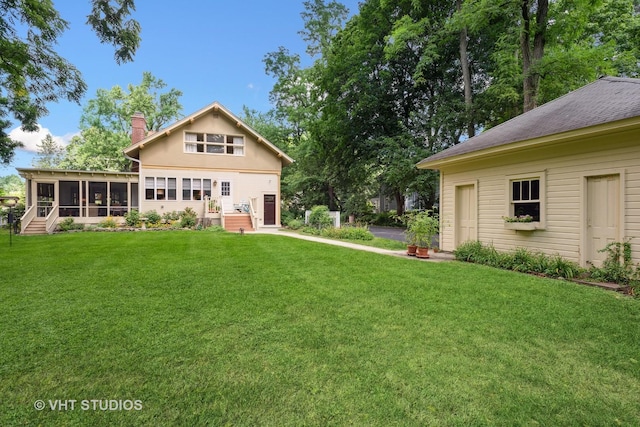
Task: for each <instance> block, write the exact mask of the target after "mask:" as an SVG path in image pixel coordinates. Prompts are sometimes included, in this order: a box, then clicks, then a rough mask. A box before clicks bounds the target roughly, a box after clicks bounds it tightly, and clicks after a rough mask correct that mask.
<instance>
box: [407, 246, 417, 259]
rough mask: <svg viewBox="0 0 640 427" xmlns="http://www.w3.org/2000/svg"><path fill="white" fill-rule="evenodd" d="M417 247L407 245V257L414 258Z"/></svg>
mask: <svg viewBox="0 0 640 427" xmlns="http://www.w3.org/2000/svg"><path fill="white" fill-rule="evenodd" d="M417 249H418V247H417V246H416V245H407V255H409V256H416V250H417Z"/></svg>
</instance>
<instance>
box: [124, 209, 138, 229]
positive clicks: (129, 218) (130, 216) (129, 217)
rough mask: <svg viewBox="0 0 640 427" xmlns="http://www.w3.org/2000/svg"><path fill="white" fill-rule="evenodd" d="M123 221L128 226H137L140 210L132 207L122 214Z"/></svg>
mask: <svg viewBox="0 0 640 427" xmlns="http://www.w3.org/2000/svg"><path fill="white" fill-rule="evenodd" d="M124 222H125V224H127V225H128V226H129V227H138V226H139V225H140V212H138V210H137V209H132V210H130V211H129V212H127V213H126V214H125V215H124Z"/></svg>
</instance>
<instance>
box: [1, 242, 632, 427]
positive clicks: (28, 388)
mask: <svg viewBox="0 0 640 427" xmlns="http://www.w3.org/2000/svg"><path fill="white" fill-rule="evenodd" d="M13 243H14V245H13V247H12V248H10V249H9V248H8V242H7V245H6V246H5V247H3V248H2V250H1V251H2V256H1V257H0V271H1V272H2V277H3V279H2V281H0V283H1V284H0V325H2V328H0V396H2V399H1V400H0V425H93V426H107V425H240V426H244V425H246V426H254V425H273V426H300V425H318V426H324V425H349V424H353V425H363V426H364V425H366V426H411V425H416V426H424V425H434V426H469V425H473V426H484V425H486V426H493V425H504V426H529V425H554V426H556V425H560V426H563V425H569V426H571V425H593V426H596V425H603V426H604V425H607V426H609V425H636V424H637V420H638V419H640V401H639V400H638V395H639V393H640V361H639V359H640V356H639V355H638V354H639V350H640V300H637V299H631V298H627V297H623V296H620V295H618V294H615V293H613V292H608V291H603V290H600V289H595V288H590V287H583V286H579V285H576V284H573V283H569V282H563V281H557V280H549V279H541V278H537V277H532V276H527V275H523V274H519V273H514V272H508V271H500V270H495V269H492V268H489V267H483V266H477V265H470V264H464V263H458V262H449V263H424V262H415V261H411V260H407V259H403V258H397V257H390V256H384V255H377V254H372V253H366V252H360V251H354V250H350V249H345V248H340V247H333V246H328V245H323V244H317V243H313V242H307V241H301V240H297V239H291V238H288V237H286V236H277V235H245V236H239V235H233V234H226V233H208V232H206V231H205V232H195V231H193V232H192V231H175V232H146V233H133V232H131V233H74V234H66V235H63V234H61V235H52V236H34V237H23V236H18V237H16V238H15V239H14V241H13ZM38 399H42V400H44V401H45V402H46V404H47V407H46V408H45V409H44V410H42V411H37V410H35V409H34V402H35V401H36V400H38ZM55 399H61V400H64V399H73V400H77V401H78V402H77V403H76V406H75V409H74V410H67V411H54V410H51V409H50V407H49V406H48V405H49V402H48V401H49V400H55ZM91 399H107V400H116V401H117V400H139V401H140V402H141V404H142V409H140V410H130V411H125V410H114V411H101V410H92V409H89V410H83V409H82V408H81V407H80V404H81V401H82V400H91ZM116 403H117V402H116Z"/></svg>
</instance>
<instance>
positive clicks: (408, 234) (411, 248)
mask: <svg viewBox="0 0 640 427" xmlns="http://www.w3.org/2000/svg"><path fill="white" fill-rule="evenodd" d="M404 235H405V240H406V242H407V255H409V256H416V251H417V249H418V245H417V244H416V243H417V241H416V235H415V233H414V232H413V231H410V230H409V229H406V230H405V231H404Z"/></svg>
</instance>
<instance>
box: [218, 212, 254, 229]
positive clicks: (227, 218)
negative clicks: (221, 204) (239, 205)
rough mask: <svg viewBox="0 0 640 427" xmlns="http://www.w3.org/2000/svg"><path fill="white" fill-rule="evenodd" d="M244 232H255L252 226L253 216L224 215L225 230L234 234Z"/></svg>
mask: <svg viewBox="0 0 640 427" xmlns="http://www.w3.org/2000/svg"><path fill="white" fill-rule="evenodd" d="M241 228H242V229H244V231H255V230H254V229H253V226H252V225H251V216H250V215H249V214H244V213H242V214H241V213H230V214H225V215H224V229H225V230H227V231H230V232H232V233H239V232H240V229H241Z"/></svg>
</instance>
